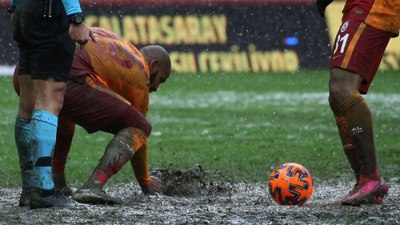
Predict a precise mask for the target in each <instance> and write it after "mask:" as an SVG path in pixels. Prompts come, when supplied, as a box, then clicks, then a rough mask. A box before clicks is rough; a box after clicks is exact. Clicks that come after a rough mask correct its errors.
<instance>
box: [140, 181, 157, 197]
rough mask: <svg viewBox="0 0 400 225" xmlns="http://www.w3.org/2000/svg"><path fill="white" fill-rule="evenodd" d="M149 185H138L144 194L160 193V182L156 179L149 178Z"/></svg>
mask: <svg viewBox="0 0 400 225" xmlns="http://www.w3.org/2000/svg"><path fill="white" fill-rule="evenodd" d="M150 178H151V181H150V185H143V184H139V185H140V186H141V188H142V191H143V193H144V194H149V195H154V194H156V193H159V194H161V193H162V181H161V180H160V179H158V178H156V177H150Z"/></svg>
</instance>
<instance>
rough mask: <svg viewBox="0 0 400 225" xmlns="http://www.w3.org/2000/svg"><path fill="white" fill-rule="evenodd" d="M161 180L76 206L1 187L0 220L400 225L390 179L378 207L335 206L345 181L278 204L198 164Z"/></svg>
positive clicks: (399, 191)
mask: <svg viewBox="0 0 400 225" xmlns="http://www.w3.org/2000/svg"><path fill="white" fill-rule="evenodd" d="M152 175H153V176H157V177H159V178H161V179H162V180H163V182H164V191H165V194H164V195H154V196H146V195H143V194H142V193H141V191H140V188H139V186H138V185H137V184H136V183H128V184H120V185H118V186H111V187H107V188H106V191H107V192H108V193H109V194H111V195H114V196H119V197H121V198H122V199H123V201H124V203H123V204H122V205H118V206H99V205H97V206H93V205H80V206H79V207H78V208H75V209H54V208H50V209H36V210H30V209H28V208H26V207H25V208H20V207H18V206H17V204H18V198H19V194H20V191H21V190H20V189H19V188H0V224H400V208H399V205H400V181H399V180H398V179H392V180H390V181H389V183H390V185H391V188H390V190H389V196H388V197H387V199H385V202H384V203H383V204H382V205H364V206H361V207H353V206H341V205H335V204H333V202H335V201H336V200H337V199H338V198H339V197H340V196H342V195H344V194H345V193H346V192H347V191H348V189H349V188H350V187H349V184H346V185H345V184H344V183H339V184H334V185H333V184H327V183H328V182H325V183H326V184H321V183H323V182H319V181H317V182H315V183H316V186H315V191H314V194H313V197H312V198H311V200H310V201H309V202H308V203H307V205H305V206H302V207H297V206H279V205H277V204H276V203H275V202H274V201H273V200H272V199H271V198H270V197H269V194H268V192H267V189H266V188H265V186H266V183H232V182H229V181H228V180H227V179H226V178H225V177H223V175H221V174H211V173H209V172H207V171H205V170H204V169H203V168H202V167H201V166H195V167H193V168H192V169H190V170H187V171H180V170H174V169H161V170H155V171H153V172H152Z"/></svg>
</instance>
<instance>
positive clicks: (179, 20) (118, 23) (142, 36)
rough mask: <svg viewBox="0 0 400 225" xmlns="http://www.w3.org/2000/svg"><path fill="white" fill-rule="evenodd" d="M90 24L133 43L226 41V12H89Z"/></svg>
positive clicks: (87, 18) (177, 43) (224, 42)
mask: <svg viewBox="0 0 400 225" xmlns="http://www.w3.org/2000/svg"><path fill="white" fill-rule="evenodd" d="M86 24H88V25H89V26H97V27H102V28H105V29H108V30H112V31H113V32H115V33H117V34H118V35H120V36H121V37H122V38H123V39H125V40H128V41H131V42H132V43H135V44H136V45H147V44H150V43H158V44H161V45H181V44H185V45H194V44H203V45H207V44H226V43H227V41H228V37H227V34H226V30H227V29H226V27H227V19H226V16H225V15H196V16H194V15H187V16H185V15H175V16H171V15H161V16H152V15H150V16H144V15H134V16H133V15H126V16H122V17H121V18H119V17H118V16H111V15H101V16H96V15H89V16H87V17H86Z"/></svg>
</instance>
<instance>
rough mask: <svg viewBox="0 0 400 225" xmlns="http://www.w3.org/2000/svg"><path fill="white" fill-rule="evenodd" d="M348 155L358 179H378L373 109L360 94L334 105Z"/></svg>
mask: <svg viewBox="0 0 400 225" xmlns="http://www.w3.org/2000/svg"><path fill="white" fill-rule="evenodd" d="M332 108H333V109H334V114H335V117H336V122H337V124H338V129H339V134H340V137H341V140H342V143H343V147H344V149H345V153H346V156H347V158H348V160H349V162H350V165H351V167H352V168H353V170H354V172H355V174H356V177H357V179H360V176H361V175H362V177H368V178H371V179H378V178H379V172H378V169H377V162H376V155H375V144H374V136H373V128H372V115H371V111H370V109H369V107H368V105H367V103H366V102H365V100H364V98H363V97H361V95H360V94H358V93H357V94H354V95H351V96H349V97H347V98H346V99H345V100H344V101H342V102H341V103H340V104H338V107H337V108H335V107H332Z"/></svg>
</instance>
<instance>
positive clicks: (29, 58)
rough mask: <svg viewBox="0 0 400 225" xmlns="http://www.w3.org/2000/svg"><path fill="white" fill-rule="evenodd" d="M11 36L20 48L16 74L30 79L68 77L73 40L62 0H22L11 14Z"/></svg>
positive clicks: (63, 78) (59, 78)
mask: <svg viewBox="0 0 400 225" xmlns="http://www.w3.org/2000/svg"><path fill="white" fill-rule="evenodd" d="M12 24H13V36H14V40H15V41H16V42H17V43H18V48H19V62H18V63H19V71H18V74H20V75H21V74H30V75H31V77H32V79H48V78H49V77H53V78H54V79H55V80H57V81H67V80H68V79H69V76H70V70H71V65H72V60H73V56H74V50H75V43H74V42H73V41H72V40H71V39H70V37H69V33H68V32H69V22H68V17H67V15H66V13H65V10H64V6H63V5H62V1H61V0H22V2H21V3H20V5H18V6H17V8H16V10H15V12H14V15H13V18H12Z"/></svg>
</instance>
